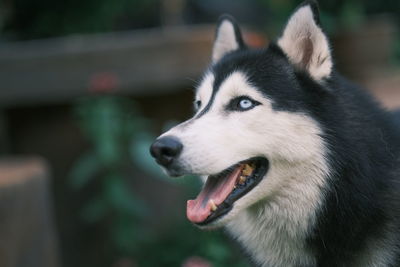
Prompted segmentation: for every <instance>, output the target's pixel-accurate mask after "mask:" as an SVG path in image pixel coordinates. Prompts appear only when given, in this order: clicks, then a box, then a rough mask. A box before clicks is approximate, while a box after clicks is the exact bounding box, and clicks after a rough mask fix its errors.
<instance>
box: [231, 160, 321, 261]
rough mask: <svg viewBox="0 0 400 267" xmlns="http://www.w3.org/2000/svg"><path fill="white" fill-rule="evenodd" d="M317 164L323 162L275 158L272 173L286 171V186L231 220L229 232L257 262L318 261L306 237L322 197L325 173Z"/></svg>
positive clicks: (284, 173)
mask: <svg viewBox="0 0 400 267" xmlns="http://www.w3.org/2000/svg"><path fill="white" fill-rule="evenodd" d="M314 163H315V164H314ZM289 165H290V166H291V167H290V168H289ZM317 166H321V163H320V162H318V164H317V163H316V162H307V163H297V164H293V163H288V162H272V164H271V169H270V171H269V172H270V175H274V174H276V173H279V174H280V175H283V176H281V177H282V180H284V181H286V183H285V184H284V185H282V186H283V187H285V189H284V190H281V191H280V192H279V193H277V194H276V195H274V196H271V197H270V198H269V199H267V200H265V202H262V203H258V204H256V205H255V206H253V207H250V208H249V209H246V210H245V211H243V212H242V213H241V214H238V216H236V218H235V220H234V221H232V222H231V223H229V224H228V230H229V232H230V234H231V235H232V236H233V237H234V238H235V239H237V240H238V241H239V243H241V244H242V245H243V247H244V248H245V249H246V250H247V253H248V254H249V255H250V256H251V257H252V259H253V261H254V262H255V263H256V264H257V265H259V266H277V267H278V266H286V267H290V266H313V265H314V264H315V260H316V259H315V257H314V256H313V255H312V253H311V251H310V249H308V248H307V245H306V238H307V236H308V234H309V232H310V230H311V229H312V227H313V225H314V224H315V219H316V217H315V216H316V210H317V209H318V206H319V201H320V200H321V198H323V196H322V192H321V187H323V183H325V177H324V176H325V175H326V174H325V173H324V172H325V170H324V168H323V169H321V168H319V167H317Z"/></svg>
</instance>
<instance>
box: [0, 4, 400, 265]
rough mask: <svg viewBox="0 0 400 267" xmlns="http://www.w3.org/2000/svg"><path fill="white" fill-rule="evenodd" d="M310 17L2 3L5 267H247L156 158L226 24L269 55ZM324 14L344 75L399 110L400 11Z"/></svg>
mask: <svg viewBox="0 0 400 267" xmlns="http://www.w3.org/2000/svg"><path fill="white" fill-rule="evenodd" d="M299 3H300V1H294V0H246V1H245V0H235V1H228V0H86V1H78V0H58V1H53V0H0V153H1V158H0V266H2V267H25V266H29V267H36V266H37V267H39V266H40V267H48V266H49V267H50V266H51V267H52V266H55V267H58V266H64V267H69V266H75V267H83V266H85V267H87V266H96V267H97V266H99V267H102V266H104V267H106V266H107V267H108V266H111V267H137V266H144V267H146V266H183V267H210V266H249V263H248V262H247V260H246V257H245V256H244V254H243V253H242V252H241V249H240V248H239V247H238V246H237V245H236V244H235V243H234V242H232V241H231V240H229V238H228V237H227V236H226V235H224V234H223V231H213V232H205V231H200V230H198V229H197V228H196V227H194V226H192V225H191V224H190V223H189V222H188V221H187V220H186V218H185V210H186V200H187V199H190V198H194V197H195V196H196V194H197V193H198V191H199V186H200V183H199V182H198V180H197V179H196V177H186V178H185V179H171V178H168V177H166V176H165V175H164V174H163V173H161V171H160V169H159V167H158V166H157V165H156V164H155V163H154V162H153V160H152V159H151V158H150V156H149V153H148V147H149V145H150V144H151V142H152V141H153V140H154V139H155V137H156V136H158V135H159V134H160V133H161V132H162V131H164V130H166V129H168V128H169V127H171V126H172V125H175V124H176V123H178V122H180V121H183V120H185V119H186V118H189V117H190V114H191V113H192V96H193V90H194V88H195V86H196V81H198V80H199V78H200V77H201V74H202V71H203V70H204V68H206V67H207V65H208V63H209V61H210V55H211V47H212V39H213V35H214V27H215V26H214V25H215V21H216V20H217V18H218V17H219V15H220V14H222V13H229V14H232V15H233V16H235V17H236V18H237V20H238V21H239V22H240V24H241V25H242V28H243V31H244V35H245V39H246V41H247V43H249V44H251V45H252V46H255V47H260V46H264V45H266V44H267V43H268V42H269V40H274V39H275V38H276V37H277V36H278V35H279V33H280V31H281V29H282V27H283V26H284V23H285V21H286V20H287V18H288V16H289V15H290V13H291V12H292V11H293V9H294V8H295V6H297V5H298V4H299ZM319 3H320V8H321V12H322V14H321V19H322V25H323V27H324V29H325V30H326V32H327V33H328V35H329V36H330V41H331V43H332V47H333V48H334V50H333V51H334V58H335V62H336V66H337V67H338V68H339V70H340V71H341V72H342V73H343V74H345V75H347V77H349V78H350V79H352V80H353V81H356V82H358V83H361V84H362V85H364V86H365V88H366V89H367V90H369V91H370V92H371V93H372V94H374V95H376V97H377V98H378V99H379V101H380V102H381V103H382V105H383V106H384V107H386V108H387V109H396V108H398V107H400V38H399V35H398V29H399V26H400V1H398V0H389V1H372V0H371V1H362V0H347V1H345V0H341V1H336V0H335V1H334V0H324V1H323V0H321V1H319Z"/></svg>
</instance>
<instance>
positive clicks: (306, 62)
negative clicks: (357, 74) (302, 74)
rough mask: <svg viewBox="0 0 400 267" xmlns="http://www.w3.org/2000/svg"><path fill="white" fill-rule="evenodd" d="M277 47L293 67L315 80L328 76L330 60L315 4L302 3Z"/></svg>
mask: <svg viewBox="0 0 400 267" xmlns="http://www.w3.org/2000/svg"><path fill="white" fill-rule="evenodd" d="M278 45H279V46H280V48H281V49H282V50H283V51H284V53H285V54H286V55H287V57H288V58H289V60H290V61H291V62H292V63H293V64H294V65H295V66H296V67H298V68H299V69H302V70H305V71H307V72H308V73H309V74H310V75H311V77H313V78H314V79H315V80H317V81H318V80H322V79H324V78H327V77H329V76H330V74H331V71H332V65H333V64H332V57H331V52H330V49H329V43H328V39H327V37H326V36H325V34H324V32H323V31H322V29H321V28H320V21H319V11H318V4H317V2H315V1H305V2H303V3H302V4H301V5H300V6H299V7H298V8H297V9H296V11H295V12H294V13H293V15H292V16H291V17H290V19H289V21H288V23H287V24H286V27H285V30H284V31H283V34H282V36H281V37H280V38H279V40H278Z"/></svg>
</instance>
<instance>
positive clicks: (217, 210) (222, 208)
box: [187, 157, 269, 226]
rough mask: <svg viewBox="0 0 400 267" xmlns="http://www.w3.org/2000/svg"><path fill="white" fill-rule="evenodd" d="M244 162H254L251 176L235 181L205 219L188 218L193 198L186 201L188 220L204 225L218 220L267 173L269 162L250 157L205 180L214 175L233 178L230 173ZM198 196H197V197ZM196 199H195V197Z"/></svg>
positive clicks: (260, 158) (238, 168)
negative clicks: (244, 180)
mask: <svg viewBox="0 0 400 267" xmlns="http://www.w3.org/2000/svg"><path fill="white" fill-rule="evenodd" d="M244 164H254V165H255V168H254V170H253V171H252V173H251V176H249V177H248V178H247V179H246V182H245V183H244V184H237V183H236V185H235V187H234V188H232V189H231V190H230V192H229V193H228V195H227V196H226V197H225V198H224V199H222V200H221V199H220V201H219V202H218V203H216V204H217V205H216V206H215V205H214V211H212V212H211V213H210V214H209V216H208V217H207V218H206V219H204V220H203V221H198V220H195V221H194V220H193V218H189V216H190V215H189V208H190V207H189V205H190V201H194V200H190V201H188V210H187V212H188V218H189V220H191V221H192V222H193V223H195V224H197V225H199V226H205V225H207V224H211V223H212V222H214V221H216V220H218V219H219V218H221V217H222V216H224V215H226V214H227V213H229V211H230V210H231V209H232V208H233V204H234V202H235V201H237V200H238V199H240V198H241V197H243V196H244V195H246V194H247V193H248V192H250V191H251V190H252V189H253V188H254V187H255V186H256V185H257V184H258V183H259V182H260V181H261V180H262V179H263V177H264V176H265V174H266V173H267V171H268V168H269V162H268V160H267V159H266V158H264V157H254V158H250V159H247V160H243V161H241V162H239V163H237V164H235V165H233V166H231V167H230V168H227V169H225V170H224V171H222V172H220V173H219V174H217V175H210V176H209V177H208V178H207V180H208V179H210V178H214V177H215V176H218V177H220V178H219V179H235V178H234V177H233V176H231V175H237V174H235V173H234V172H235V170H236V171H239V172H240V166H243V165H244ZM221 174H222V175H221ZM228 176H229V177H230V178H229V177H228ZM206 186H207V185H206ZM229 186H232V184H230V185H228V187H229ZM203 190H204V189H203ZM203 190H202V191H203ZM228 190H229V189H228ZM201 194H202V192H200V194H199V196H200V195H201ZM199 196H198V198H199ZM205 200H206V202H208V201H209V200H210V199H208V198H207V196H206V197H205ZM196 201H197V199H196ZM203 201H204V199H203ZM192 204H193V203H192ZM203 215H204V214H203Z"/></svg>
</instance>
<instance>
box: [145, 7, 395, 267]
mask: <svg viewBox="0 0 400 267" xmlns="http://www.w3.org/2000/svg"><path fill="white" fill-rule="evenodd" d="M194 106H195V110H196V111H195V114H194V116H193V117H192V118H191V119H189V120H187V121H185V122H183V123H182V124H180V125H178V126H176V127H174V128H172V129H171V130H169V131H167V132H166V133H164V134H163V135H161V136H160V137H159V138H158V139H157V140H156V141H155V142H154V143H153V145H152V146H151V149H150V151H151V154H152V155H153V157H155V159H156V161H157V162H158V163H159V164H160V165H161V166H162V167H163V168H164V170H165V171H166V172H167V173H168V174H169V175H170V176H181V175H185V174H197V175H200V176H201V177H202V179H203V181H204V187H203V189H202V190H201V192H200V193H199V195H198V196H197V198H196V199H194V200H189V201H188V202H187V217H188V219H189V220H190V221H191V222H192V223H194V224H195V225H197V226H199V227H201V228H204V229H211V228H218V227H226V228H227V230H228V232H229V233H230V235H232V237H233V238H234V239H237V240H238V242H239V243H240V244H241V245H242V246H243V248H244V249H245V251H246V252H247V253H248V255H249V256H250V257H251V259H252V262H254V264H255V265H258V266H273V267H275V266H284V267H288V266H360V267H361V266H400V179H399V176H400V172H399V171H400V169H399V168H400V165H399V164H398V158H399V156H400V131H399V130H398V129H397V127H396V125H395V123H394V120H393V118H392V114H390V113H388V112H386V111H383V110H382V109H381V108H380V107H379V106H378V105H377V104H376V103H375V102H374V100H372V99H371V98H370V97H369V96H368V95H366V93H364V91H363V90H361V89H359V88H358V87H357V86H355V85H353V84H351V83H350V82H348V81H346V80H345V79H344V78H343V77H341V76H340V75H339V74H338V73H337V72H336V71H335V69H334V64H333V60H332V54H331V50H330V46H329V42H328V38H327V37H326V35H325V34H324V32H323V30H322V29H321V26H320V21H319V14H318V7H317V4H316V3H315V2H314V1H307V2H304V3H303V4H301V5H300V6H299V7H298V8H297V9H296V10H295V11H294V13H293V14H292V16H291V17H290V18H289V20H288V22H287V24H286V27H285V29H284V31H283V33H282V35H281V36H280V37H279V38H278V39H277V41H276V42H275V43H271V44H270V45H269V46H268V47H267V48H265V49H261V50H255V49H250V48H248V47H246V45H245V43H244V42H243V39H242V36H241V33H240V30H239V27H238V26H237V24H236V23H235V21H234V20H233V18H231V17H229V16H223V17H222V18H221V19H220V21H219V24H218V27H217V32H216V38H215V42H214V45H213V51H212V62H211V66H210V67H209V69H208V70H207V71H206V73H205V74H204V76H203V79H202V81H201V83H200V84H199V86H198V88H197V92H196V96H195V101H194Z"/></svg>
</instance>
